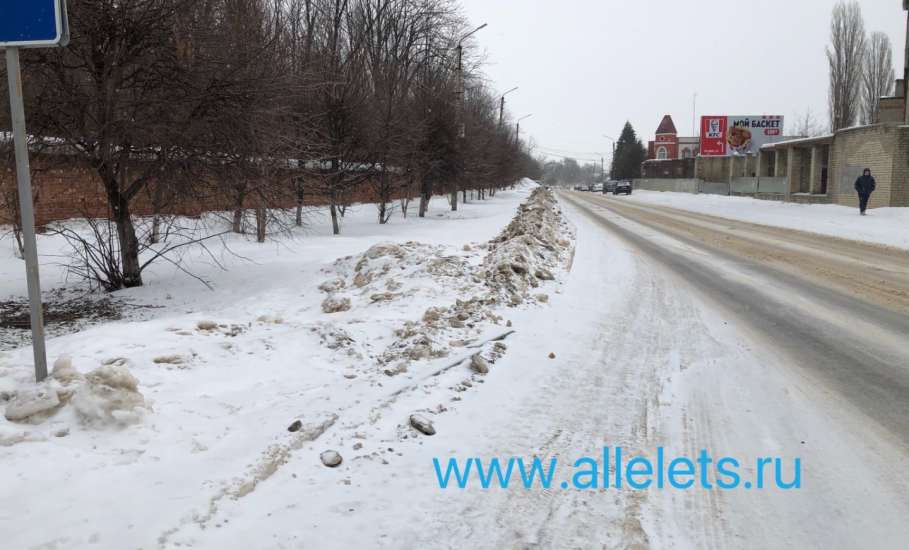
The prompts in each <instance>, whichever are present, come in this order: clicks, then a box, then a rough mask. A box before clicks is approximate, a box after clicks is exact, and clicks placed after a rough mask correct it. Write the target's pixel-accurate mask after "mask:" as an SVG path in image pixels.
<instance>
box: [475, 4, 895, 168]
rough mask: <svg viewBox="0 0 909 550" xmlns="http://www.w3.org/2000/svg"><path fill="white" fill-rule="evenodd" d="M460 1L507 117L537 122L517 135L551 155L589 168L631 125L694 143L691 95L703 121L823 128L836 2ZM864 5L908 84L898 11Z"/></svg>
mask: <svg viewBox="0 0 909 550" xmlns="http://www.w3.org/2000/svg"><path fill="white" fill-rule="evenodd" d="M462 2H463V5H464V6H465V10H466V14H467V16H468V17H469V18H470V20H471V22H472V23H474V24H476V25H479V24H481V23H488V24H489V27H487V28H486V29H483V30H482V31H480V32H479V33H478V34H477V35H476V38H477V42H476V44H477V45H478V46H479V48H480V50H481V51H485V54H486V58H487V64H486V65H485V66H484V72H485V73H486V74H487V76H488V77H489V78H490V79H491V80H492V83H491V84H492V85H493V86H494V87H495V88H496V89H498V90H499V91H504V90H507V89H509V88H512V87H514V86H520V90H519V91H517V92H515V93H513V94H510V95H509V96H508V97H507V100H508V108H509V110H510V111H511V113H512V114H513V115H515V116H522V115H524V114H529V113H533V117H531V118H529V119H527V120H526V121H524V122H523V123H522V124H521V133H522V135H524V136H525V137H527V136H528V135H529V136H530V137H532V138H533V139H534V141H535V142H536V144H537V145H539V146H541V147H545V148H547V150H558V151H564V152H570V153H586V154H587V156H589V157H593V156H594V155H591V154H590V153H594V152H601V151H607V150H609V149H611V145H610V144H609V142H608V141H607V140H605V139H603V138H601V137H600V135H601V134H607V135H611V136H613V137H618V134H619V132H620V130H621V128H622V125H623V124H624V123H625V120H626V119H627V120H630V121H631V123H632V124H633V125H634V127H635V130H637V131H638V135H639V137H640V138H641V139H642V140H643V141H644V142H645V143H646V142H647V140H650V139H653V133H654V131H655V130H656V127H657V125H658V124H659V122H660V119H661V118H662V116H663V115H664V114H671V115H672V117H673V119H674V120H675V123H676V126H677V127H678V130H679V132H680V134H682V135H691V132H692V123H691V121H692V116H691V115H692V97H693V94H694V93H695V92H697V94H698V100H697V116H698V117H700V116H701V115H711V114H716V115H760V114H770V115H780V114H781V115H785V116H786V117H787V120H786V124H787V127H790V128H791V127H792V126H793V123H794V119H795V118H796V117H798V116H799V115H801V114H803V113H804V112H805V111H806V110H807V109H809V108H810V109H811V110H812V111H813V112H814V113H815V115H816V116H817V118H818V120H819V122H821V123H823V124H824V125H825V126H826V124H827V61H826V58H825V56H824V48H825V47H826V45H827V44H828V42H829V33H830V31H829V23H830V12H831V9H832V8H833V5H834V4H835V3H836V2H835V0H748V1H745V0H692V1H688V2H682V1H678V0H561V1H558V0H462ZM860 4H861V6H862V10H863V12H864V16H865V26H866V28H867V30H868V31H869V32H870V31H874V30H879V31H883V32H886V33H887V34H888V35H889V36H890V39H891V41H892V42H893V44H894V50H895V52H894V58H895V59H894V61H895V65H896V66H895V69H896V72H897V75H899V74H901V73H902V64H903V53H902V52H903V45H904V43H905V35H906V12H904V11H903V9H902V1H901V0H863V1H861V2H860ZM525 130H526V131H527V134H525ZM541 152H542V151H541ZM574 156H576V157H582V156H584V155H578V154H575V155H574Z"/></svg>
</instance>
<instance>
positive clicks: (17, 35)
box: [0, 0, 69, 49]
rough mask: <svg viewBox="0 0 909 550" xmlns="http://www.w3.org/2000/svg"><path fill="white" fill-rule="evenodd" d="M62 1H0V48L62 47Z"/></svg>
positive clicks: (64, 31) (65, 28)
mask: <svg viewBox="0 0 909 550" xmlns="http://www.w3.org/2000/svg"><path fill="white" fill-rule="evenodd" d="M68 31H69V29H68V26H67V21H66V5H65V1H64V0H0V49H5V48H36V47H47V46H60V45H66V42H67V40H68V38H69V36H68V34H69V33H68Z"/></svg>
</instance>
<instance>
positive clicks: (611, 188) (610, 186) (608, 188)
mask: <svg viewBox="0 0 909 550" xmlns="http://www.w3.org/2000/svg"><path fill="white" fill-rule="evenodd" d="M618 183H619V182H617V181H615V180H609V181H607V182H606V184H605V185H604V187H603V193H615V186H616V185H618Z"/></svg>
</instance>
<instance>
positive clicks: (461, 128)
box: [451, 23, 486, 212]
mask: <svg viewBox="0 0 909 550" xmlns="http://www.w3.org/2000/svg"><path fill="white" fill-rule="evenodd" d="M485 28H486V23H483V24H482V25H480V26H479V27H477V28H475V29H474V30H472V31H470V32H469V33H467V34H465V35H464V36H462V37H461V39H460V40H458V138H460V142H461V151H462V152H463V151H464V142H463V140H464V138H465V137H466V133H467V132H466V130H465V128H466V126H465V124H464V108H465V107H464V106H465V102H464V46H463V45H462V44H463V42H464V41H465V40H467V39H468V38H470V37H471V36H473V34H474V33H476V32H478V31H480V30H482V29H485ZM458 179H459V180H460V177H459V178H458ZM457 210H458V185H457V182H456V183H455V186H454V189H453V190H452V191H451V211H452V212H457Z"/></svg>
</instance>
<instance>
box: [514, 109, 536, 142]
mask: <svg viewBox="0 0 909 550" xmlns="http://www.w3.org/2000/svg"><path fill="white" fill-rule="evenodd" d="M532 116H533V113H530V114H529V115H525V116H522V117H521V118H519V119H518V121H517V122H516V123H515V132H514V144H515V147H517V146H518V145H520V144H521V121H522V120H524V119H526V118H530V117H532Z"/></svg>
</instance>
